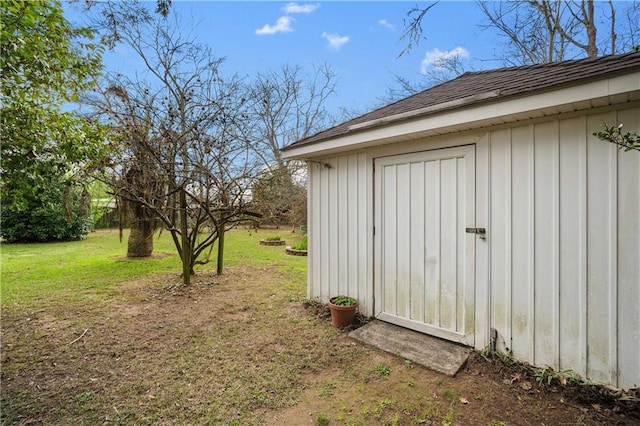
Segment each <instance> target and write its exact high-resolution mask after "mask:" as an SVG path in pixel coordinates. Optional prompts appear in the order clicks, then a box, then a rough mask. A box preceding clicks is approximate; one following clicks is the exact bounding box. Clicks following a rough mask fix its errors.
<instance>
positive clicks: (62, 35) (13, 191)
mask: <svg viewBox="0 0 640 426" xmlns="http://www.w3.org/2000/svg"><path fill="white" fill-rule="evenodd" d="M0 20H1V22H2V28H1V30H0V52H1V53H0V69H2V73H1V77H0V85H1V88H2V90H1V92H0V120H1V127H0V129H1V132H2V133H1V138H2V151H1V153H2V156H1V159H0V169H1V170H2V180H1V182H0V186H1V189H2V204H3V211H4V212H9V214H12V213H15V214H20V213H23V214H28V212H31V211H32V210H40V211H43V210H44V211H48V212H50V213H51V214H56V213H57V214H59V209H57V208H53V207H52V206H51V204H59V202H61V201H62V200H60V201H59V202H54V201H52V199H51V196H52V195H53V194H60V187H68V186H70V185H71V184H73V183H77V182H82V181H83V180H84V179H85V177H86V174H87V173H88V172H89V171H90V170H93V169H94V168H96V167H99V166H100V165H101V162H102V154H103V150H104V149H105V147H104V145H103V143H102V141H103V140H104V129H103V128H101V127H100V126H99V125H97V124H96V123H93V122H91V121H89V120H87V119H84V118H81V117H79V116H78V115H76V114H74V113H73V112H70V111H68V109H69V106H70V103H71V102H75V101H77V100H78V99H79V97H80V95H81V93H82V92H83V91H85V90H87V89H89V88H91V87H92V86H93V85H94V84H95V80H96V78H97V76H98V75H99V72H100V69H101V52H102V49H101V48H100V47H99V46H98V45H96V44H92V43H91V42H90V41H91V37H92V31H91V30H90V29H88V28H72V27H71V25H70V24H69V22H68V21H67V20H66V19H65V18H64V16H63V10H62V6H61V4H60V2H59V1H15V0H14V1H6V2H3V5H2V8H0ZM63 107H66V109H67V111H63ZM46 193H49V194H46ZM45 194H46V195H45ZM47 204H48V205H47ZM67 207H68V206H67ZM4 217H5V215H4V214H3V219H4ZM58 219H59V218H58ZM54 222H55V221H54ZM4 227H5V224H4V220H3V228H4ZM41 231H42V230H39V231H38V234H41ZM45 233H46V232H45ZM49 234H50V235H52V236H53V235H56V234H59V230H51V231H50V232H49ZM18 239H19V238H18ZM24 240H25V241H27V240H29V239H24Z"/></svg>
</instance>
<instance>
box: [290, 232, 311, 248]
mask: <svg viewBox="0 0 640 426" xmlns="http://www.w3.org/2000/svg"><path fill="white" fill-rule="evenodd" d="M291 248H292V249H294V250H307V236H306V235H305V236H304V238H303V239H302V241H300V242H299V243H297V244H295V245H294V246H293V247H291Z"/></svg>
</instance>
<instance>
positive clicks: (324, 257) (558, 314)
mask: <svg viewBox="0 0 640 426" xmlns="http://www.w3.org/2000/svg"><path fill="white" fill-rule="evenodd" d="M605 123H607V124H609V125H614V124H619V123H622V124H624V130H625V131H631V132H640V53H632V54H626V55H615V56H607V57H602V58H598V59H584V60H576V61H566V62H560V63H553V64H545V65H536V66H528V67H516V68H503V69H497V70H491V71H482V72H470V73H466V74H464V75H462V76H460V77H458V78H457V79H455V80H452V81H448V82H446V83H443V84H441V85H439V86H436V87H433V88H430V89H428V90H426V91H424V92H421V93H419V94H416V95H414V96H411V97H409V98H406V99H404V100H401V101H398V102H396V103H393V104H390V105H387V106H385V107H382V108H380V109H377V110H375V111H373V112H370V113H368V114H365V115H363V116H361V117H358V118H355V119H353V120H350V121H348V122H346V123H343V124H340V125H338V126H336V127H333V128H330V129H328V130H326V131H323V132H321V133H318V134H316V135H314V136H311V137H308V138H306V139H302V140H299V141H297V142H295V143H294V144H292V145H290V146H288V147H286V148H285V149H284V150H283V153H284V155H285V156H286V157H288V158H297V159H305V160H307V161H308V164H309V167H308V172H309V175H308V191H309V209H308V211H309V217H308V232H309V258H308V259H309V273H308V296H309V297H313V298H315V297H319V298H322V299H324V300H326V299H328V298H329V297H331V296H334V295H337V294H348V295H351V296H354V297H357V298H358V300H359V302H360V309H361V312H362V313H363V314H365V315H367V316H375V317H376V318H378V319H380V320H383V321H387V322H390V323H393V324H397V325H400V326H404V327H407V328H410V329H413V330H417V331H420V332H424V333H427V334H430V335H434V336H438V337H441V338H444V339H448V340H451V341H455V342H460V343H463V344H465V345H468V346H472V347H474V348H476V349H482V348H485V347H487V346H488V345H489V344H490V343H491V342H490V340H491V335H492V332H491V330H492V329H493V330H495V332H497V339H496V344H497V348H498V349H500V350H502V351H512V352H513V355H514V357H515V358H517V359H520V360H523V361H527V362H529V363H531V364H533V365H536V366H550V367H552V368H554V369H556V370H573V371H574V372H576V373H578V374H580V375H582V376H583V377H585V378H588V379H591V380H594V381H597V382H601V383H605V384H609V385H613V386H616V387H619V388H636V387H640V356H639V354H640V152H638V151H629V152H624V151H620V150H618V149H617V147H616V146H615V145H614V144H611V143H608V142H603V141H601V140H599V139H597V138H596V137H594V136H593V135H592V134H593V133H594V132H596V131H599V130H601V129H602V127H603V124H605Z"/></svg>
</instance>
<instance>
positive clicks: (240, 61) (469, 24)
mask: <svg viewBox="0 0 640 426" xmlns="http://www.w3.org/2000/svg"><path fill="white" fill-rule="evenodd" d="M419 4H421V5H425V4H428V3H425V2H422V3H419ZM415 5H416V2H405V1H393V2H392V1H373V2H371V1H369V2H365V1H351V2H345V1H324V2H275V1H274V2H271V1H265V2H249V1H180V0H174V3H173V7H174V8H175V10H176V11H177V12H178V13H179V14H180V15H181V16H182V19H183V22H184V25H185V26H187V27H189V28H191V29H192V31H193V34H194V36H195V37H196V38H197V39H198V40H199V41H200V42H203V43H207V44H209V45H211V46H212V47H213V49H214V52H215V54H216V55H218V56H223V57H225V58H226V61H225V64H224V70H225V71H226V72H229V73H238V74H239V75H242V76H245V75H246V76H249V77H251V76H252V75H255V73H256V72H258V71H261V70H262V71H263V70H267V69H278V68H279V67H280V66H281V65H283V64H286V63H288V64H292V65H295V64H300V65H302V66H311V65H313V64H316V65H319V64H322V63H324V62H326V63H329V64H330V65H331V66H332V67H333V69H334V70H335V71H336V73H337V81H338V87H337V92H338V94H337V96H336V97H334V99H332V100H331V102H330V107H331V109H332V110H337V109H339V108H340V107H347V108H352V109H358V110H360V111H365V110H368V109H371V108H372V107H374V106H375V104H376V102H377V99H378V98H379V97H381V96H384V94H385V92H386V88H387V87H389V86H391V85H393V84H394V81H395V77H394V75H393V74H398V75H401V76H403V77H406V78H409V79H412V80H414V79H418V78H420V73H421V69H422V67H424V66H425V65H424V64H423V60H424V59H425V57H426V56H427V54H428V53H429V52H431V53H433V52H436V49H437V51H439V52H447V51H451V50H452V49H455V48H456V47H462V48H464V49H465V51H466V52H468V55H469V58H468V59H467V61H468V65H469V67H473V68H475V69H481V68H491V67H495V66H499V64H498V63H496V62H483V61H482V60H483V59H488V58H490V57H491V50H492V48H493V47H492V45H493V44H495V37H494V36H493V35H491V34H489V33H488V32H481V31H480V30H479V28H478V24H479V23H480V22H481V19H482V18H481V15H480V13H479V12H478V10H477V8H476V6H475V3H474V2H465V1H449V2H447V1H444V2H441V3H439V4H438V5H437V6H436V7H434V8H433V9H432V10H431V11H430V12H429V14H428V16H427V18H426V19H425V21H424V28H425V34H426V36H427V39H426V40H423V41H422V42H421V43H420V45H419V46H418V47H417V48H414V49H413V50H412V51H410V52H409V53H408V54H406V55H404V56H402V57H400V58H398V55H399V53H400V52H401V51H402V50H403V48H404V47H405V44H404V42H401V41H400V36H401V34H402V30H403V19H405V17H406V14H407V12H408V11H409V10H410V9H411V8H412V7H413V6H415ZM150 6H153V4H152V3H151V4H150ZM67 10H68V11H69V13H68V17H69V19H70V20H71V21H72V22H73V23H74V24H80V23H82V21H83V17H82V16H81V15H80V14H79V13H78V12H73V11H72V9H71V8H69V7H67ZM104 63H105V67H106V69H107V70H108V71H115V72H121V73H124V74H131V73H133V72H135V70H136V68H138V67H139V68H140V69H142V63H141V62H140V61H139V60H138V59H137V58H136V57H135V54H134V53H133V52H131V51H130V50H129V49H127V48H126V47H125V46H118V47H117V48H116V49H115V51H113V52H107V53H106V54H105V56H104Z"/></svg>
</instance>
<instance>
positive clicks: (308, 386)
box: [1, 242, 634, 425]
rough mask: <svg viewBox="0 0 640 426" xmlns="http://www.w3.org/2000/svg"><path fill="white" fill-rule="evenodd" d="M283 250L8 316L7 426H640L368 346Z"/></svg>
mask: <svg viewBox="0 0 640 426" xmlns="http://www.w3.org/2000/svg"><path fill="white" fill-rule="evenodd" d="M256 245H257V242H256ZM265 250H267V249H265ZM268 250H276V251H277V253H281V248H269V249H268ZM277 253H276V252H274V254H273V256H274V259H276V261H271V262H270V263H269V262H245V265H244V266H241V265H239V264H237V265H234V266H231V267H229V268H227V270H226V271H227V272H226V273H225V274H224V275H223V276H220V277H218V276H215V275H211V274H209V273H207V272H203V273H200V274H199V275H198V277H197V279H196V280H195V281H196V282H195V283H194V285H193V286H192V287H191V288H188V289H185V288H182V287H180V278H179V277H178V275H177V274H175V273H163V274H158V275H146V276H144V277H142V278H140V277H138V278H135V279H131V280H128V281H124V282H122V283H120V284H118V285H117V286H110V287H108V289H104V288H98V289H95V288H92V289H90V290H86V291H85V292H84V293H83V297H81V298H74V297H70V296H69V295H65V294H64V293H59V292H53V293H51V294H50V295H49V296H42V297H40V298H38V299H36V300H33V301H31V302H30V303H29V304H20V303H12V304H9V305H5V306H3V312H2V371H1V380H2V381H1V383H2V394H1V398H2V407H1V415H2V424H18V425H26V424H52V425H70V424H73V425H81V424H86V425H94V424H106V425H116V424H126V425H130V424H133V425H143V424H154V425H174V424H198V425H200V424H225V425H233V424H236V425H258V424H272V425H281V424H293V425H302V424H322V423H326V422H327V421H329V424H331V425H334V424H345V425H368V424H389V425H391V424H396V425H400V424H403V425H412V424H432V425H443V424H456V425H458V424H460V425H464V424H472V425H476V424H485V425H486V424H503V423H500V422H506V423H504V424H510V425H519V424H523V425H525V424H541V423H545V424H601V423H603V422H604V423H609V424H616V423H617V424H625V422H628V424H634V423H633V422H634V421H633V420H632V419H629V418H627V417H624V415H622V414H620V413H614V412H613V411H612V410H608V409H607V408H606V407H604V406H603V407H592V406H588V405H587V406H585V405H580V404H578V403H576V402H573V401H571V400H570V399H567V398H565V397H563V395H562V393H556V392H548V391H546V390H545V389H543V388H541V387H539V386H538V385H537V384H536V383H535V381H533V382H532V383H531V386H530V387H523V386H521V383H520V382H515V383H513V384H505V383H503V380H504V378H503V377H502V376H501V373H500V370H501V369H500V367H499V366H498V365H497V364H495V363H487V362H486V361H484V360H483V359H482V358H481V357H479V356H476V357H474V358H473V359H472V360H471V362H470V363H469V365H468V366H467V367H466V369H465V370H464V371H463V372H461V373H460V374H459V375H458V377H456V378H449V377H445V376H442V375H439V374H437V373H434V372H431V371H429V370H426V369H424V368H421V367H419V366H415V365H412V364H411V363H409V362H405V360H403V359H400V358H398V357H396V356H394V355H392V354H387V353H382V352H379V351H377V350H375V349H372V348H369V347H365V346H363V345H360V344H357V343H355V342H354V341H352V340H351V339H349V338H348V336H347V332H346V331H341V330H337V329H335V328H333V327H332V326H331V325H330V323H329V320H328V318H327V315H326V310H325V309H324V307H323V306H322V305H318V304H314V303H308V301H305V300H304V295H305V283H304V277H303V275H302V274H300V271H299V270H297V268H296V267H295V266H292V265H289V266H287V263H286V262H287V261H286V260H284V258H283V261H282V262H279V261H277V259H278V257H277V255H278V254H277ZM282 256H285V255H284V254H282ZM114 262H115V260H114ZM305 306H306V307H305ZM382 371H384V374H381V372H382ZM491 422H493V423H491Z"/></svg>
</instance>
